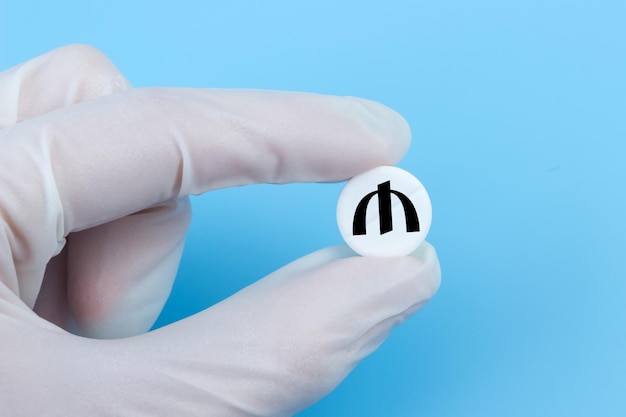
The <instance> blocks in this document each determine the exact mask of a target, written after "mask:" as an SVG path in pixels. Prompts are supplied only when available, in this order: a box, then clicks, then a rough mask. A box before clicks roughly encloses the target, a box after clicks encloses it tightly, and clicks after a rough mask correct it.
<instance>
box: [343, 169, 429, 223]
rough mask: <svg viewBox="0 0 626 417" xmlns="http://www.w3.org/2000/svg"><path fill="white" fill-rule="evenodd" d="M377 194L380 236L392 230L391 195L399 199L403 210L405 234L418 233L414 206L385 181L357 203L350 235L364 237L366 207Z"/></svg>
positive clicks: (417, 221) (389, 182)
mask: <svg viewBox="0 0 626 417" xmlns="http://www.w3.org/2000/svg"><path fill="white" fill-rule="evenodd" d="M376 194H378V219H379V222H380V234H381V235H384V234H385V233H387V232H391V231H392V230H393V219H392V215H391V194H393V195H395V196H396V197H398V198H399V199H400V202H401V203H402V207H403V208H404V218H405V220H406V231H407V232H419V231H420V223H419V219H418V218H417V211H415V206H414V205H413V203H412V202H411V200H409V198H408V197H407V196H406V195H404V194H402V193H401V192H399V191H396V190H392V189H391V181H386V182H383V183H381V184H378V189H377V190H376V191H372V192H371V193H369V194H368V195H366V196H365V197H363V199H362V200H361V201H360V202H359V205H358V206H357V207H356V211H355V212H354V220H353V222H352V234H353V235H364V234H366V226H365V215H366V214H367V205H368V204H369V202H370V200H371V199H372V197H374V196H375V195H376Z"/></svg>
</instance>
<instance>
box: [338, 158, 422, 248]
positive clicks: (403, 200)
mask: <svg viewBox="0 0 626 417" xmlns="http://www.w3.org/2000/svg"><path fill="white" fill-rule="evenodd" d="M431 221H432V207H431V204H430V198H429V197H428V193H427V192H426V189H425V188H424V186H423V185H422V183H421V182H420V181H419V180H418V179H417V178H415V177H414V176H413V175H412V174H410V173H409V172H407V171H405V170H403V169H400V168H397V167H393V166H380V167H377V168H374V169H372V170H370V171H367V172H364V173H362V174H360V175H357V176H356V177H354V178H352V179H351V180H350V181H348V183H347V184H346V186H345V187H344V188H343V190H342V191H341V194H340V195H339V200H338V201H337V225H338V227H339V232H340V233H341V236H342V237H343V239H344V240H345V242H346V243H347V244H348V246H350V248H352V250H354V251H355V252H356V253H358V254H359V255H362V256H380V257H392V256H405V255H409V254H410V253H412V252H414V251H415V250H416V249H417V248H418V247H419V245H420V244H421V243H422V242H423V241H424V239H426V235H427V234H428V231H429V229H430V224H431Z"/></svg>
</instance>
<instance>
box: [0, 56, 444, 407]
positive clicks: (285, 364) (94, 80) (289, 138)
mask: <svg viewBox="0 0 626 417" xmlns="http://www.w3.org/2000/svg"><path fill="white" fill-rule="evenodd" d="M0 128H1V130H0V415H2V416H3V417H13V416H28V417H32V416H38V417H40V416H64V417H73V416H81V417H82V416H91V417H93V416H133V417H137V416H157V417H158V416H168V417H169V416H178V417H180V416H221V417H230V416H285V415H291V414H293V413H296V412H297V411H298V410H301V409H302V408H304V407H306V406H308V405H310V404H312V403H314V402H315V401H317V400H319V399H320V398H321V397H323V396H324V395H326V394H327V393H328V392H329V391H330V390H332V389H333V388H334V387H335V386H336V385H337V384H338V383H339V382H340V381H341V380H342V379H343V378H344V377H345V376H346V375H347V374H348V372H350V370H351V369H352V368H353V367H354V366H355V365H356V364H357V363H358V362H359V361H360V360H361V359H362V358H363V357H365V356H366V355H368V354H369V353H371V352H372V351H373V350H374V349H376V348H377V347H378V346H379V345H380V343H382V341H383V339H384V338H385V337H386V336H387V335H388V334H389V332H390V331H391V329H392V328H393V327H394V326H396V325H397V324H399V323H400V322H402V321H404V320H405V319H406V318H407V317H408V316H409V315H411V314H412V313H414V312H415V311H417V310H418V309H419V308H420V307H421V306H422V305H424V303H426V301H427V300H428V299H429V298H430V297H432V295H433V294H434V293H435V291H436V290H437V287H438V285H439V277H440V271H439V265H438V261H437V257H436V254H435V251H434V249H433V248H432V247H431V246H430V245H428V244H424V245H422V246H421V248H420V249H419V250H418V252H417V253H416V254H414V256H413V257H403V258H390V259H382V258H363V257H357V256H354V255H353V254H352V253H351V252H350V251H349V250H347V249H346V248H345V247H334V248H327V249H323V250H321V251H319V252H316V253H314V254H311V255H309V256H307V257H304V258H302V259H300V260H297V261H295V262H293V263H292V264H290V265H287V266H286V267H284V268H282V269H280V270H278V271H277V272H275V273H273V274H271V275H269V276H268V277H265V278H263V279H261V280H259V281H258V282H256V283H255V284H253V285H251V286H249V287H247V288H245V289H244V290H242V291H240V292H239V293H237V294H235V295H234V296H232V297H230V298H228V299H227V300H225V301H223V302H221V303H219V304H217V305H215V306H213V307H211V308H209V309H208V310H206V311H203V312H201V313H199V314H196V315H194V316H192V317H189V318H187V319H185V320H182V321H180V322H178V323H175V324H172V325H169V326H166V327H164V328H162V329H159V330H156V331H153V332H150V333H146V331H147V330H148V329H149V328H150V326H151V325H152V324H153V323H154V321H155V320H156V318H157V316H158V314H159V312H160V311H161V308H162V307H163V305H164V303H165V300H166V299H167V297H168V295H169V292H170V289H171V287H172V282H173V280H174V277H175V274H176V269H177V266H178V262H179V259H180V256H181V252H182V247H183V240H184V236H185V232H186V229H187V227H188V225H189V219H190V205H189V201H188V199H187V197H186V196H187V195H189V194H200V193H203V192H206V191H209V190H213V189H216V188H222V187H231V186H237V185H243V184H250V183H262V182H269V183H287V182H293V181H299V182H309V181H337V180H343V179H346V178H349V177H351V176H354V175H356V174H358V173H360V172H362V171H365V170H367V169H369V168H372V167H375V166H377V165H382V164H394V163H395V162H397V161H398V160H399V159H400V158H401V157H402V155H403V154H404V153H405V151H406V149H407V148H408V146H409V142H410V132H409V129H408V127H407V124H406V122H405V121H404V120H403V119H402V118H401V117H400V116H399V115H398V114H396V113H395V112H393V111H392V110H390V109H388V108H386V107H384V106H382V105H379V104H376V103H373V102H370V101H366V100H360V99H355V98H339V97H329V96H321V95H314V94H295V93H278V92H265V91H241V90H235V91H227V90H194V89H153V88H151V89H130V88H129V85H128V83H127V81H126V80H125V79H124V77H122V76H121V75H120V74H119V72H118V71H117V70H116V68H115V67H114V66H113V65H112V64H111V62H110V61H109V60H108V59H107V58H106V57H104V56H103V55H102V54H101V53H99V52H98V51H96V50H94V49H92V48H90V47H86V46H80V45H76V46H70V47H64V48H61V49H57V50H55V51H52V52H50V53H48V54H46V55H43V56H41V57H39V58H36V59H34V60H33V61H30V62H27V63H25V64H23V65H20V66H18V67H15V68H12V69H10V70H8V71H5V72H3V73H1V74H0ZM243 257H244V255H243V254H242V259H243ZM202 278H203V277H199V279H202ZM77 335H82V336H86V337H79V336H77ZM125 336H127V337H125ZM104 338H107V339H109V340H102V339H104Z"/></svg>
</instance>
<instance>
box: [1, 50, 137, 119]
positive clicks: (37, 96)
mask: <svg viewBox="0 0 626 417" xmlns="http://www.w3.org/2000/svg"><path fill="white" fill-rule="evenodd" d="M128 87H129V84H128V81H127V80H126V79H125V78H124V76H123V75H122V74H121V73H120V72H119V71H118V70H117V68H116V67H115V65H113V63H112V62H111V61H110V60H109V59H108V58H107V57H106V56H105V55H104V54H102V53H101V52H100V51H98V50H97V49H95V48H93V47H91V46H88V45H68V46H63V47H61V48H57V49H54V50H52V51H50V52H48V53H46V54H43V55H41V56H39V57H37V58H34V59H32V60H30V61H27V62H25V63H23V64H20V65H17V66H15V67H13V68H10V69H8V70H6V71H3V72H0V128H2V127H7V126H11V125H14V124H15V123H18V122H21V121H23V120H26V119H30V118H32V117H35V116H39V115H41V114H44V113H47V112H50V111H53V110H57V109H60V108H63V107H66V106H68V105H70V104H74V103H79V102H82V101H87V100H91V99H94V98H98V97H102V96H106V95H110V94H114V93H116V92H119V91H123V90H126V89H127V88H128Z"/></svg>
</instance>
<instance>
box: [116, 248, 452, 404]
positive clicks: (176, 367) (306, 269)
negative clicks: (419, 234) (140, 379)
mask: <svg viewBox="0 0 626 417" xmlns="http://www.w3.org/2000/svg"><path fill="white" fill-rule="evenodd" d="M352 255H353V254H352V253H351V252H350V251H349V249H347V248H345V247H333V248H328V249H324V250H322V251H319V252H316V253H314V254H312V255H309V256H307V257H304V258H302V259H300V260H298V261H296V262H294V263H292V264H290V265H288V266H286V267H284V268H282V269H280V270H278V271H277V272H275V273H273V274H271V275H269V276H268V277H266V278H264V279H262V280H260V281H258V282H256V283H255V284H253V285H251V286H249V287H247V288H245V289H244V290H242V291H240V292H239V293H237V294H235V295H234V296H232V297H230V298H228V299H227V300H225V301H223V302H221V303H219V304H217V305H215V306H214V307H212V308H210V309H208V310H206V311H204V312H202V313H200V314H197V315H195V316H192V317H190V318H188V319H186V320H183V321H181V322H178V323H175V324H173V325H170V326H167V327H165V328H162V329H159V330H157V331H154V332H152V333H148V334H145V335H141V336H138V337H135V338H133V339H127V343H129V344H130V343H131V342H132V350H133V351H134V352H135V354H136V355H137V356H138V357H141V358H142V359H143V360H147V361H149V362H150V363H152V364H154V368H153V369H158V371H156V373H155V374H154V375H152V377H151V378H150V381H151V382H150V385H149V386H145V387H144V388H142V389H141V390H140V391H141V396H142V397H144V398H141V400H140V401H143V402H149V403H151V404H153V405H154V406H155V407H156V408H157V409H159V410H163V415H173V414H176V415H196V414H195V413H194V412H193V411H195V412H196V413H199V410H202V413H203V414H202V415H219V416H283V415H292V414H294V413H296V412H298V411H299V410H301V409H303V408H305V407H306V406H308V405H310V404H312V403H314V402H316V401H318V400H319V399H321V398H322V397H323V396H325V395H326V394H327V393H329V392H330V391H331V390H332V389H333V388H335V386H337V385H338V384H339V383H340V382H341V381H342V380H343V379H344V378H345V376H346V375H347V374H348V373H349V372H350V371H351V370H352V368H353V367H354V366H355V365H356V364H357V363H358V362H359V361H360V360H361V359H362V358H363V357H365V356H367V355H368V354H369V353H371V352H372V351H373V350H375V349H376V348H377V347H378V346H379V345H380V344H381V343H382V342H383V340H384V339H385V337H386V336H387V335H388V334H389V332H390V331H391V330H392V329H393V328H394V327H395V326H396V325H398V324H399V323H401V322H403V321H404V320H405V319H406V318H407V317H408V316H410V315H411V314H412V313H414V312H415V311H417V310H418V309H419V308H420V307H421V306H422V305H424V304H425V303H426V302H427V301H428V300H429V299H430V298H431V297H432V296H433V295H434V293H435V292H436V290H437V288H438V286H439V280H440V269H439V263H438V260H437V256H436V253H435V250H434V249H433V247H432V246H430V245H429V244H427V243H424V244H423V245H422V246H421V247H420V249H418V251H417V252H416V253H415V254H414V255H413V256H412V257H404V258H371V257H370V258H368V257H364V258H362V257H355V256H352ZM122 343H123V342H122ZM156 404H158V406H157V405H156ZM183 411H188V412H189V413H188V414H185V413H184V412H183Z"/></svg>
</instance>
